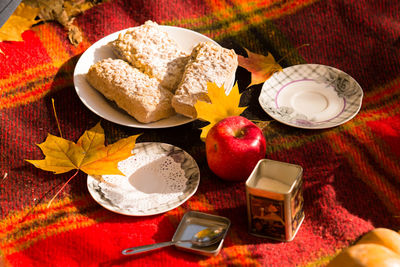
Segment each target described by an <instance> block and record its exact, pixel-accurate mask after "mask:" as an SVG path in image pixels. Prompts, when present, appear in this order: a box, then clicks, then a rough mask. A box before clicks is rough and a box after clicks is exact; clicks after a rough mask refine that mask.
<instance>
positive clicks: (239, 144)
mask: <svg viewBox="0 0 400 267" xmlns="http://www.w3.org/2000/svg"><path fill="white" fill-rule="evenodd" d="M265 152H266V141H265V137H264V135H263V133H262V131H261V129H260V128H258V127H257V126H256V125H255V124H254V123H252V122H251V121H249V120H248V119H246V118H244V117H242V116H232V117H228V118H225V119H223V120H221V121H220V122H218V123H217V124H215V125H214V126H213V127H212V128H211V129H210V131H209V132H208V134H207V137H206V155H207V163H208V166H209V167H210V169H211V170H212V171H213V172H214V173H215V174H216V175H217V176H218V177H220V178H222V179H224V180H228V181H245V180H246V179H247V178H248V177H249V175H250V173H251V172H252V170H253V169H254V167H255V166H256V164H257V162H258V161H259V160H260V159H263V158H264V156H265Z"/></svg>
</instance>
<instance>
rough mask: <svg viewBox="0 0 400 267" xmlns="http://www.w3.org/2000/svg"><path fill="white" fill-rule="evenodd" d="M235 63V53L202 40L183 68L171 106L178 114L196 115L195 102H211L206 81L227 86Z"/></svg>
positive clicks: (236, 61)
mask: <svg viewBox="0 0 400 267" xmlns="http://www.w3.org/2000/svg"><path fill="white" fill-rule="evenodd" d="M237 66H238V59H237V55H236V53H235V51H234V50H229V49H226V48H223V47H221V46H218V45H215V44H214V43H212V42H201V43H199V44H198V45H197V46H196V47H195V48H194V49H193V51H192V54H191V56H190V60H189V62H188V64H187V65H186V67H185V72H184V74H183V77H182V81H181V83H180V84H179V86H178V89H177V90H176V92H175V95H174V97H173V98H172V106H173V107H174V109H175V111H176V112H177V113H180V114H182V115H185V116H187V117H191V118H196V117H197V112H196V109H195V108H194V104H195V103H196V102H197V101H198V100H200V101H208V102H209V101H210V99H209V98H208V96H207V92H208V90H207V83H208V82H214V83H216V84H217V85H218V86H219V87H221V86H222V85H225V87H227V86H228V85H229V82H230V81H232V78H233V76H234V75H235V72H236V68H237Z"/></svg>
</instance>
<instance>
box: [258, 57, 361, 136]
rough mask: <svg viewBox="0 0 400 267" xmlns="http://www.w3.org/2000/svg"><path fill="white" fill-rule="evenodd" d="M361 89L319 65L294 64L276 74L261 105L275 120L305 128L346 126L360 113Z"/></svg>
mask: <svg viewBox="0 0 400 267" xmlns="http://www.w3.org/2000/svg"><path fill="white" fill-rule="evenodd" d="M362 98H363V91H362V89H361V86H360V85H359V84H358V83H357V82H356V80H354V79H353V78H352V77H351V76H349V75H348V74H347V73H345V72H343V71H341V70H338V69H335V68H333V67H329V66H324V65H318V64H302V65H295V66H291V67H288V68H285V69H283V71H281V72H276V73H274V74H273V75H272V76H271V78H269V79H268V80H267V81H266V82H265V83H264V85H263V87H262V89H261V94H260V97H259V99H258V100H259V102H260V105H261V107H262V108H263V109H264V110H265V112H267V113H268V114H269V115H270V116H271V117H272V118H274V119H276V120H277V121H280V122H282V123H284V124H287V125H290V126H294V127H298V128H304V129H325V128H330V127H334V126H337V125H340V124H343V123H345V122H347V121H349V120H350V119H352V118H353V117H354V116H355V115H356V114H357V113H358V111H359V110H360V108H361V103H362Z"/></svg>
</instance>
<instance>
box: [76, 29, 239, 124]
mask: <svg viewBox="0 0 400 267" xmlns="http://www.w3.org/2000/svg"><path fill="white" fill-rule="evenodd" d="M160 27H161V28H162V29H164V30H165V31H167V33H168V35H169V36H170V37H171V38H173V39H174V40H175V41H176V42H177V43H178V44H179V45H180V47H181V49H182V50H184V51H186V52H188V53H190V52H191V51H192V49H193V47H194V46H195V45H196V44H198V43H200V42H206V41H209V42H213V43H215V44H216V45H219V44H217V43H216V42H215V41H213V40H212V39H210V38H208V37H207V36H204V35H202V34H200V33H198V32H195V31H191V30H188V29H185V28H179V27H173V26H162V25H160ZM127 30H128V29H125V30H121V31H118V32H115V33H112V34H110V35H108V36H106V37H104V38H102V39H100V40H99V41H97V42H96V43H94V44H93V45H92V46H90V47H89V48H88V49H87V50H86V51H85V52H84V53H83V54H82V56H81V57H80V59H79V60H78V63H77V64H76V66H75V70H74V85H75V90H76V92H77V94H78V96H79V98H80V99H81V101H82V102H83V104H85V106H86V107H88V108H89V109H90V110H91V111H93V112H94V113H95V114H97V115H99V116H100V117H102V118H104V119H106V120H109V121H111V122H114V123H118V124H121V125H125V126H130V127H136V128H167V127H173V126H178V125H182V124H185V123H188V122H191V121H193V120H194V119H191V118H188V117H185V116H182V115H179V114H178V115H175V116H172V117H169V118H166V119H163V120H160V121H156V122H152V123H140V122H138V121H137V120H135V118H133V117H131V116H130V115H129V114H128V113H126V112H125V111H124V110H122V109H119V108H117V107H116V105H114V104H113V103H112V102H111V101H109V100H107V99H106V98H105V97H104V96H103V95H102V94H101V93H99V92H98V91H97V90H95V89H94V88H93V87H92V86H90V84H89V83H88V82H87V81H86V78H85V76H86V74H87V72H88V70H89V68H90V66H91V65H93V64H94V63H96V62H98V61H100V60H102V59H105V58H117V57H116V56H115V54H114V53H113V51H112V50H111V48H110V47H109V46H107V44H108V43H109V42H111V41H113V40H115V39H117V38H118V35H119V34H120V33H124V32H126V31H127ZM234 78H235V77H233V80H232V82H231V84H230V85H229V86H225V88H226V91H227V93H228V92H229V91H230V90H231V88H232V87H233V84H234Z"/></svg>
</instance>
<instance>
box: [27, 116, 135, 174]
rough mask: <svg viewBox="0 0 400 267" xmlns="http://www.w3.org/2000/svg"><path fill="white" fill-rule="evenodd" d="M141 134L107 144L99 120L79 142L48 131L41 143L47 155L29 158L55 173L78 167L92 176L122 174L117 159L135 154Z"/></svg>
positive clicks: (39, 166)
mask: <svg viewBox="0 0 400 267" xmlns="http://www.w3.org/2000/svg"><path fill="white" fill-rule="evenodd" d="M138 137H139V135H134V136H130V137H127V138H124V139H121V140H119V141H117V142H115V143H114V144H111V145H108V146H105V145H104V141H105V137H104V130H103V128H102V127H101V125H100V123H98V124H97V125H96V126H94V127H93V128H92V129H90V130H88V131H85V133H84V134H83V135H82V136H81V137H80V138H79V140H78V142H77V143H76V144H75V143H74V142H71V141H69V140H66V139H64V138H61V137H57V136H54V135H51V134H49V135H48V136H47V138H46V140H45V141H44V142H43V143H41V144H38V146H39V148H40V149H41V150H42V152H43V154H44V155H45V158H44V159H43V160H26V161H28V162H29V163H32V164H33V165H34V166H35V167H37V168H40V169H42V170H45V171H52V172H54V173H55V174H60V173H65V172H68V171H70V170H73V169H77V170H81V171H83V172H85V173H87V174H89V175H106V174H120V175H123V173H122V172H121V171H120V170H119V169H118V162H120V161H121V160H124V159H126V158H128V157H129V156H131V155H132V149H133V148H134V147H135V142H136V139H137V138H138Z"/></svg>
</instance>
